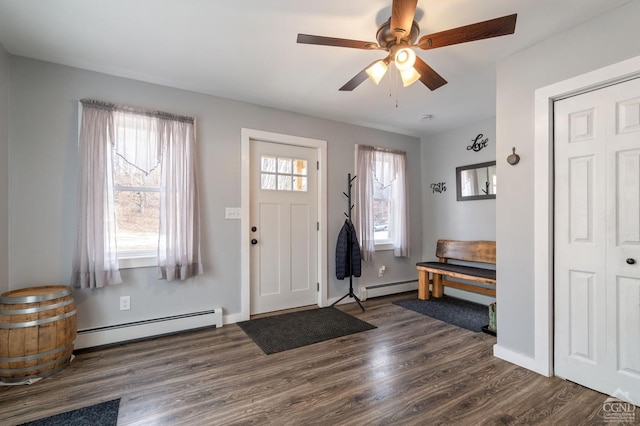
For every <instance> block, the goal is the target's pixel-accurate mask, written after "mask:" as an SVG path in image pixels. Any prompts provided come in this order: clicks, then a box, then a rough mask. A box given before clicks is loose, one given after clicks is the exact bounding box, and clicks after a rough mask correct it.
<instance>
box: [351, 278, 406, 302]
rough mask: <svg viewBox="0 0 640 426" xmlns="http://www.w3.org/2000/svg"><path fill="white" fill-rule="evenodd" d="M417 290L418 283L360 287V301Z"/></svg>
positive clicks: (403, 282) (404, 282)
mask: <svg viewBox="0 0 640 426" xmlns="http://www.w3.org/2000/svg"><path fill="white" fill-rule="evenodd" d="M417 289H418V281H402V282H398V283H389V284H377V285H370V286H365V287H360V296H359V297H360V300H362V301H364V300H367V299H369V298H372V297H380V296H388V295H390V294H396V293H404V292H407V291H414V290H417Z"/></svg>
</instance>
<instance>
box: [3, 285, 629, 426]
mask: <svg viewBox="0 0 640 426" xmlns="http://www.w3.org/2000/svg"><path fill="white" fill-rule="evenodd" d="M410 297H414V298H415V297H416V294H415V293H409V294H404V295H400V296H391V297H385V298H377V299H370V300H368V301H366V302H364V304H365V307H366V309H367V310H366V312H361V311H360V309H359V308H358V306H357V305H355V304H349V305H341V306H340V309H342V310H344V311H346V312H348V313H351V314H353V315H355V316H357V317H358V318H360V319H363V320H364V321H367V322H369V323H371V324H373V325H375V326H377V327H378V328H377V329H375V330H370V331H366V332H362V333H358V334H354V335H350V336H346V337H342V338H338V339H334V340H330V341H326V342H322V343H318V344H315V345H310V346H306V347H302V348H298V349H293V350H290V351H285V352H281V353H277V354H273V355H264V353H263V352H262V351H261V350H260V348H258V346H256V345H255V344H254V343H253V342H252V341H251V339H249V338H248V337H247V336H246V335H245V334H244V332H243V331H242V330H241V329H240V328H239V327H238V326H237V325H235V324H233V325H227V326H224V327H222V328H220V329H213V328H212V329H206V330H200V331H193V332H188V333H182V334H178V335H173V336H166V337H161V338H155V339H151V340H147V341H142V342H134V343H128V344H124V345H120V346H115V347H110V348H106V349H101V350H96V351H90V352H84V353H80V354H78V355H77V357H76V358H75V360H74V361H73V362H72V363H71V365H70V366H69V367H68V368H66V369H65V370H64V371H62V372H61V373H58V374H56V375H54V376H52V377H49V378H46V379H43V380H41V381H39V382H37V383H35V384H33V385H23V386H7V387H0V425H15V424H19V423H22V422H26V421H31V420H35V419H38V418H41V417H45V416H49V415H53V414H57V413H61V412H65V411H69V410H72V409H75V408H80V407H83V406H86V405H90V404H94V403H98V402H103V401H107V400H110V399H114V398H121V403H120V412H119V421H118V424H119V425H228V424H259V425H309V424H321V425H390V424H393V425H414V424H415V425H495V424H499V425H507V424H545V425H547V424H548V425H598V424H604V421H603V418H602V415H603V413H602V409H603V402H604V401H605V399H606V396H605V395H603V394H600V393H598V392H595V391H592V390H589V389H586V388H584V387H581V386H578V385H576V384H574V383H571V382H566V381H563V380H560V379H557V378H546V377H543V376H540V375H538V374H536V373H533V372H531V371H528V370H525V369H523V368H520V367H517V366H515V365H513V364H510V363H508V362H505V361H502V360H500V359H497V358H495V357H493V355H492V350H493V349H492V346H493V345H494V344H495V338H494V337H492V336H489V335H487V334H484V333H473V332H470V331H466V330H463V329H461V328H458V327H455V326H452V325H449V324H446V323H443V322H440V321H437V320H435V319H432V318H430V317H427V316H423V315H420V314H417V313H415V312H413V311H409V310H407V309H404V308H401V307H399V306H396V305H394V304H392V303H391V302H392V301H394V300H397V299H399V298H410ZM638 411H640V410H636V412H637V416H636V417H637V419H636V421H638V420H640V413H638Z"/></svg>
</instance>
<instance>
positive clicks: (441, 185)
mask: <svg viewBox="0 0 640 426" xmlns="http://www.w3.org/2000/svg"><path fill="white" fill-rule="evenodd" d="M446 185H447V184H446V183H445V182H438V183H432V184H431V193H432V194H435V193H436V192H437V193H439V194H441V193H443V192H445V191H446V190H447V186H446Z"/></svg>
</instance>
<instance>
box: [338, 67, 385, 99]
mask: <svg viewBox="0 0 640 426" xmlns="http://www.w3.org/2000/svg"><path fill="white" fill-rule="evenodd" d="M376 62H377V61H376ZM374 63H375V62H374ZM371 65H373V63H372V64H370V65H367V68H369V67H370V66H371ZM367 68H365V69H363V70H362V71H360V72H359V73H358V74H356V75H355V76H354V77H353V78H352V79H351V80H349V81H347V82H346V83H345V84H344V86H342V87H341V88H340V91H341V92H350V91H352V90H353V89H355V88H356V87H358V86H360V84H362V82H363V81H365V80H366V79H367V78H369V75H368V74H367Z"/></svg>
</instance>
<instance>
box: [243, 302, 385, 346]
mask: <svg viewBox="0 0 640 426" xmlns="http://www.w3.org/2000/svg"><path fill="white" fill-rule="evenodd" d="M237 324H238V325H239V326H240V328H242V330H244V332H245V333H247V335H248V336H249V337H251V339H252V340H253V341H254V342H255V344H256V345H258V346H260V349H262V350H263V351H264V353H265V354H267V355H270V354H274V353H276V352H282V351H286V350H289V349H294V348H299V347H301V346H307V345H311V344H313V343H318V342H323V341H325V340H329V339H335V338H337V337H342V336H347V335H349V334H354V333H359V332H361V331H366V330H371V329H374V328H377V327H375V326H373V325H371V324H369V323H368V322H365V321H362V320H360V319H358V318H356V317H354V316H351V315H349V314H347V313H345V312H342V311H341V310H340V309H336V308H320V309H311V310H307V311H299V312H291V313H288V314H282V315H275V316H272V317H265V318H259V319H255V320H250V321H243V322H239V323H237Z"/></svg>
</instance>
